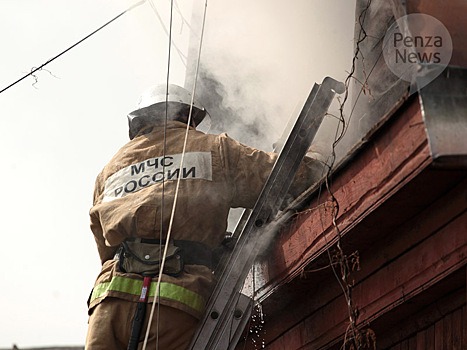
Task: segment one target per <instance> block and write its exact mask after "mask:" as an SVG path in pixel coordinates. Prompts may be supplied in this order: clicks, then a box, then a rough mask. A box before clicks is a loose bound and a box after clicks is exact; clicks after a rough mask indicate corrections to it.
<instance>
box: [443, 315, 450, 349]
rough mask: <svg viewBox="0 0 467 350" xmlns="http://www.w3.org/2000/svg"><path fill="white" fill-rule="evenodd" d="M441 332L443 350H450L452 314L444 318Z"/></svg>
mask: <svg viewBox="0 0 467 350" xmlns="http://www.w3.org/2000/svg"><path fill="white" fill-rule="evenodd" d="M443 330H444V334H443V339H444V340H443V349H444V350H452V314H448V315H446V316H444V320H443Z"/></svg>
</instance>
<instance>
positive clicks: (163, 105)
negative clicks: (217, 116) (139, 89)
mask: <svg viewBox="0 0 467 350" xmlns="http://www.w3.org/2000/svg"><path fill="white" fill-rule="evenodd" d="M191 103H192V98H191V93H190V92H188V91H187V90H186V89H184V88H182V87H180V86H178V85H174V84H169V85H168V86H167V85H166V84H162V85H156V86H152V87H150V88H149V89H147V90H146V91H145V92H143V94H142V95H141V97H140V99H139V102H138V108H137V109H136V110H134V111H133V112H130V113H129V114H128V126H129V135H130V139H133V138H134V137H135V136H136V135H137V134H138V132H139V131H140V130H141V129H142V128H144V127H146V126H148V125H152V124H154V122H155V121H158V120H164V119H165V117H166V116H167V118H168V119H169V120H178V119H179V118H180V117H182V116H184V117H188V114H189V112H190V105H191ZM205 116H206V110H205V109H204V107H203V106H201V105H200V104H199V103H198V102H197V101H193V108H192V111H191V120H192V123H193V124H194V125H195V126H196V125H199V124H200V123H201V122H202V121H203V119H204V117H205Z"/></svg>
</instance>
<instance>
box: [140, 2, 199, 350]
mask: <svg viewBox="0 0 467 350" xmlns="http://www.w3.org/2000/svg"><path fill="white" fill-rule="evenodd" d="M172 9H173V0H172V1H171V15H172ZM206 12H207V0H205V5H204V14H203V24H202V28H201V37H200V42H199V49H198V58H197V64H196V71H195V79H194V85H193V90H192V94H191V102H190V112H189V114H188V121H187V127H186V130H185V137H184V142H183V148H182V156H181V159H180V169H181V168H182V167H183V163H184V160H185V153H186V146H187V141H188V131H189V130H190V125H191V118H192V112H193V104H194V97H195V91H196V82H197V79H198V72H199V65H200V58H201V48H202V45H203V37H204V28H205V23H206ZM171 27H172V22H171V24H170V29H171ZM170 42H171V37H170V36H169V48H170ZM169 72H170V49H169V56H168V71H167V82H166V87H167V90H166V91H168V86H169ZM167 98H168V94H166V106H167V102H168V100H167ZM166 122H167V108H166ZM165 129H166V125H165ZM180 182H181V177H179V178H178V179H177V184H176V187H175V194H174V201H173V205H172V211H171V214H170V220H169V227H168V230H167V236H166V238H165V241H166V242H169V241H170V238H171V234H172V227H173V222H174V217H175V209H176V207H177V199H178V192H179V189H180ZM167 250H168V244H165V247H164V253H163V255H162V259H161V265H160V271H161V272H160V273H159V276H158V278H157V284H156V293H155V295H154V301H153V303H152V306H151V313H150V315H149V320H148V326H147V329H146V335H145V338H144V342H143V347H142V350H146V347H147V341H148V337H149V331H150V329H151V324H152V320H153V317H154V311H155V305H156V303H157V297H158V292H159V289H160V284H161V279H162V271H163V270H164V265H165V260H166V257H167ZM157 304H159V303H157Z"/></svg>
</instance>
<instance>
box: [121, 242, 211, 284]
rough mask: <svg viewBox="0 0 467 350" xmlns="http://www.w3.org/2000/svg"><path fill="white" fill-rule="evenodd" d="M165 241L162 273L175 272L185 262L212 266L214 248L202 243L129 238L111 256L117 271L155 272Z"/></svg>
mask: <svg viewBox="0 0 467 350" xmlns="http://www.w3.org/2000/svg"><path fill="white" fill-rule="evenodd" d="M166 245H167V254H166V257H165V262H164V269H163V273H164V274H166V275H170V276H178V275H179V274H180V273H182V271H183V268H184V266H185V265H204V266H207V267H208V268H209V269H211V270H212V269H213V252H212V251H211V249H209V248H208V247H207V246H206V245H205V244H203V243H200V242H194V241H186V240H169V241H166V240H159V239H147V238H129V239H127V240H125V241H123V242H122V244H121V245H120V247H119V249H118V251H117V253H116V254H115V257H114V259H115V260H118V266H119V268H120V271H122V272H129V273H137V274H140V275H145V276H156V275H158V274H159V273H160V267H161V265H162V257H163V255H164V250H165V249H166Z"/></svg>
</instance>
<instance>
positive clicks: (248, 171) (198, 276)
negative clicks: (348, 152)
mask: <svg viewBox="0 0 467 350" xmlns="http://www.w3.org/2000/svg"><path fill="white" fill-rule="evenodd" d="M185 131H186V124H183V123H180V122H169V124H168V126H167V128H166V131H165V135H164V128H163V127H162V126H161V127H157V126H156V127H154V129H153V130H152V131H151V132H150V133H148V134H145V135H142V136H138V137H135V138H134V139H133V140H131V141H130V142H128V143H127V144H126V145H125V146H123V147H122V148H121V149H120V150H119V151H118V152H117V153H116V155H115V156H114V157H113V158H112V159H111V161H110V162H109V163H108V164H107V165H106V166H105V168H104V169H103V170H102V172H101V173H100V174H99V175H98V177H97V180H96V186H95V193H94V206H93V207H92V208H91V210H90V217H91V230H92V232H93V233H94V237H95V240H96V243H97V249H98V251H99V255H100V259H101V261H102V264H103V266H102V271H101V273H100V274H99V276H98V278H97V281H96V284H95V286H94V290H93V293H92V296H91V299H90V310H92V308H93V307H94V306H95V305H97V304H98V303H100V302H101V301H102V300H104V299H105V298H106V297H109V296H110V297H118V298H123V299H126V300H133V301H137V300H138V297H139V294H140V291H141V284H142V278H141V276H139V275H135V274H129V273H123V272H121V271H119V269H118V266H117V264H116V261H115V260H113V257H114V254H115V252H116V250H117V248H118V246H119V244H120V243H121V242H122V241H123V240H125V239H126V238H128V237H141V238H152V239H154V238H160V233H161V228H162V230H163V232H164V234H163V235H164V237H163V238H165V235H166V233H167V229H168V226H169V220H170V215H171V211H172V205H173V201H174V196H175V189H176V183H177V179H178V178H180V188H179V192H178V199H177V204H176V210H175V216H174V221H173V226H172V230H171V237H172V238H173V239H176V240H191V241H197V242H201V243H204V244H205V245H207V246H208V247H210V248H216V247H218V246H219V245H220V244H221V242H222V240H223V239H224V237H225V233H226V229H227V217H228V214H229V210H230V208H235V207H243V208H252V207H253V206H254V204H255V201H256V199H257V198H258V196H259V194H260V191H261V189H262V187H263V185H264V183H265V181H266V179H267V177H268V175H269V173H270V171H271V169H272V166H273V164H274V161H275V159H276V155H275V154H273V153H266V152H263V151H259V150H256V149H253V148H250V147H247V146H245V145H242V144H241V143H239V142H237V141H235V140H233V139H231V138H230V137H228V136H227V135H226V134H222V135H209V134H204V133H202V132H199V131H196V130H195V129H193V128H190V130H189V132H188V139H187V146H186V153H185V155H184V159H183V165H182V166H180V164H181V163H180V161H181V157H182V150H183V142H184V136H185ZM164 137H165V142H164ZM164 145H165V147H166V149H165V151H164ZM164 154H165V156H164ZM304 163H306V166H302V167H301V169H300V170H299V173H298V174H297V176H296V181H295V182H294V191H295V192H296V193H297V194H298V193H300V192H301V191H302V190H304V189H305V188H306V187H307V186H309V185H310V184H312V183H313V182H315V181H316V180H317V176H318V175H319V174H317V172H318V169H320V166H319V164H318V162H317V161H314V160H311V159H308V160H307V161H306V162H304ZM163 179H165V180H166V181H165V182H163V181H162V180H163ZM154 281H157V279H154ZM155 283H156V282H153V285H152V286H151V289H150V293H149V294H150V301H151V300H152V299H151V298H152V297H153V296H154V293H155V292H154V291H155V288H154V286H155ZM213 287H214V277H213V274H212V271H210V269H209V268H207V267H206V266H203V265H187V266H185V270H184V272H183V273H182V274H181V275H180V276H178V277H171V276H167V275H163V276H162V284H161V290H160V293H159V301H160V303H162V304H165V305H168V306H172V307H176V308H178V309H181V310H183V311H185V312H188V313H190V314H192V315H194V316H195V317H198V318H199V317H201V315H202V313H203V310H204V306H205V303H206V301H207V300H208V297H209V295H210V293H211V291H212V288H213Z"/></svg>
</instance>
